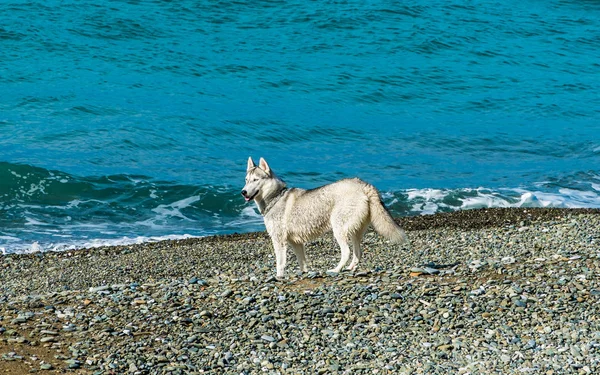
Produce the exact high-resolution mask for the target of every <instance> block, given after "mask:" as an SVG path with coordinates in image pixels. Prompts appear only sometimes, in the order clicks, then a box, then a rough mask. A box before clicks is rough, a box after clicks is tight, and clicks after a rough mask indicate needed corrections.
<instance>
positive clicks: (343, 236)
mask: <svg viewBox="0 0 600 375" xmlns="http://www.w3.org/2000/svg"><path fill="white" fill-rule="evenodd" d="M333 236H334V237H335V239H336V241H337V242H338V244H339V245H340V250H341V251H342V256H341V259H340V263H339V264H338V265H337V267H335V268H333V269H330V270H328V271H327V272H335V273H338V272H340V271H341V270H342V268H343V267H344V265H345V264H346V263H348V259H349V258H350V247H349V246H348V235H347V233H346V232H345V231H344V230H342V228H333Z"/></svg>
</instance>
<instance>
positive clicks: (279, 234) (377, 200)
mask: <svg viewBox="0 0 600 375" xmlns="http://www.w3.org/2000/svg"><path fill="white" fill-rule="evenodd" d="M242 195H243V196H244V198H245V199H246V202H248V201H251V200H253V199H254V201H255V202H256V204H257V205H258V208H259V210H260V212H261V214H262V215H263V217H264V220H265V226H266V227H267V232H268V233H269V235H270V236H271V239H272V240H273V247H274V248H275V259H276V262H277V277H278V278H282V277H283V275H284V270H285V263H286V247H287V245H288V244H289V245H290V246H291V247H292V249H294V252H295V253H296V257H297V258H298V263H300V271H302V272H306V271H308V264H307V260H306V254H305V252H304V244H305V243H306V242H308V241H312V240H314V239H315V238H317V237H319V236H321V235H322V234H323V233H325V232H326V231H328V230H333V235H334V237H335V239H336V240H337V242H338V244H339V245H340V249H341V251H342V258H341V260H340V263H339V264H338V265H337V267H335V268H334V269H331V270H329V271H330V272H340V271H341V270H342V267H344V265H345V264H346V263H347V262H348V258H349V257H350V248H349V246H348V239H350V240H351V241H352V248H353V256H352V262H351V263H350V266H348V269H349V270H354V269H355V268H356V266H357V265H358V262H359V261H360V258H361V256H362V251H361V249H360V241H361V240H362V237H363V235H364V233H365V231H366V230H367V228H368V227H369V224H372V225H373V228H374V229H375V231H377V233H379V234H380V235H382V236H384V237H386V238H388V239H389V240H391V241H392V242H394V243H401V242H407V239H406V234H405V233H404V230H402V228H400V227H399V226H398V225H397V224H396V223H395V222H394V220H393V219H392V217H391V216H390V214H389V212H388V211H387V209H386V208H385V206H384V205H383V202H382V201H381V197H380V196H379V192H378V191H377V189H376V188H375V187H374V186H373V185H370V184H368V183H366V182H364V181H362V180H359V179H358V178H353V179H345V180H340V181H337V182H334V183H332V184H329V185H325V186H321V187H319V188H316V189H313V190H304V189H297V188H293V189H288V188H287V187H286V184H285V182H283V181H282V180H281V179H280V178H278V177H277V176H275V174H274V173H273V170H271V168H269V165H268V164H267V162H266V161H265V159H263V158H260V162H259V166H258V167H257V166H256V165H255V164H254V161H253V160H252V158H251V157H250V158H248V169H247V171H246V185H245V186H244V189H243V190H242Z"/></svg>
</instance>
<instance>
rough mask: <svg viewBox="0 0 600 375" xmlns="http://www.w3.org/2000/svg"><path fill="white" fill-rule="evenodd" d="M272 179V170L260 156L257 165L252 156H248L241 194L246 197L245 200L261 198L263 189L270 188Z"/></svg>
mask: <svg viewBox="0 0 600 375" xmlns="http://www.w3.org/2000/svg"><path fill="white" fill-rule="evenodd" d="M273 179H274V175H273V172H272V171H271V168H269V164H267V162H266V161H265V159H263V158H260V161H259V163H258V167H257V166H256V164H254V161H253V160H252V157H249V158H248V168H247V169H246V185H244V188H243V189H242V195H243V196H244V199H246V202H248V201H251V200H253V199H258V200H260V199H262V198H263V192H264V190H265V189H268V188H271V186H270V185H271V184H270V182H271V181H272V180H273Z"/></svg>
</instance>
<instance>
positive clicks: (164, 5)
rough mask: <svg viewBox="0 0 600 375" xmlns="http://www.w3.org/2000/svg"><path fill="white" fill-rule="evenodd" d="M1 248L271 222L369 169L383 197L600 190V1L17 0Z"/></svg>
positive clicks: (2, 132) (5, 81) (5, 123)
mask: <svg viewBox="0 0 600 375" xmlns="http://www.w3.org/2000/svg"><path fill="white" fill-rule="evenodd" d="M0 10H1V11H0V97H1V98H2V99H1V100H0V251H1V252H4V253H11V252H28V251H37V250H42V251H47V250H56V251H59V250H66V249H72V248H77V247H88V246H100V245H104V244H119V243H133V242H143V241H151V240H157V239H164V238H181V237H187V236H203V235H211V234H224V233H233V232H247V231H255V230H263V229H264V227H263V224H262V220H261V218H260V215H259V214H258V212H257V210H256V209H255V207H254V206H253V205H252V204H246V203H245V202H244V200H243V198H242V197H241V196H240V194H239V191H240V189H241V187H242V186H243V182H244V173H245V166H246V160H247V158H248V156H253V157H254V158H255V159H258V158H259V157H261V156H262V157H265V158H266V159H267V160H268V161H269V163H270V165H271V167H272V168H273V169H274V170H275V171H276V172H277V173H278V174H279V175H280V176H282V177H283V178H284V180H286V181H287V182H288V184H289V185H290V186H297V187H305V188H313V187H316V186H319V185H322V184H325V183H328V182H332V181H335V180H337V179H340V178H344V177H354V176H358V177H361V178H363V179H365V180H367V181H369V182H371V183H373V184H374V185H376V186H377V187H378V188H379V189H380V190H381V192H382V194H383V197H384V200H385V202H386V203H387V204H388V205H389V207H390V209H391V211H392V212H393V213H394V214H395V215H421V214H431V213H435V212H441V211H443V212H446V211H453V210H459V209H471V208H479V207H545V206H551V207H600V2H598V1H595V0H578V1H575V0H571V1H566V0H564V1H556V0H549V1H533V0H525V1H520V2H499V1H492V0H480V1H453V0H450V1H448V0H445V1H438V0H431V1H426V0H421V1H414V0H407V1H359V0H354V1H353V0H349V1H296V0H292V1H277V0H269V1H256V0H254V1H191V0H178V1H166V0H164V1H158V0H157V1H143V0H129V1H120V0H105V1H89V0H77V1H74V0H73V1H69V0H60V1H58V0H45V1H16V0H8V1H4V2H2V5H0Z"/></svg>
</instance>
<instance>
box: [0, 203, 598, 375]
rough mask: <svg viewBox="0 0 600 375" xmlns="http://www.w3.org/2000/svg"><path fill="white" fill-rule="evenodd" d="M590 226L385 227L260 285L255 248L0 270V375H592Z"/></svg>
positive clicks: (198, 248) (588, 220) (489, 219)
mask: <svg viewBox="0 0 600 375" xmlns="http://www.w3.org/2000/svg"><path fill="white" fill-rule="evenodd" d="M599 214H600V210H566V209H564V210H563V209H486V210H472V211H462V212H456V213H451V214H437V215H431V216H420V217H412V218H402V219H399V222H400V223H401V225H402V226H403V227H404V228H405V229H406V230H407V234H408V237H409V239H410V241H411V244H410V247H407V246H396V245H390V244H389V243H387V242H386V241H385V240H384V239H383V238H381V237H379V236H377V235H376V234H375V233H372V232H368V233H367V235H366V236H365V239H364V240H363V249H364V258H363V261H362V262H361V264H360V266H359V270H358V271H356V272H354V273H349V272H342V273H341V274H339V275H330V274H325V270H327V269H329V268H331V267H332V266H333V265H335V264H337V262H338V260H339V249H338V247H337V244H336V243H335V241H333V239H332V238H331V236H325V237H323V238H322V239H320V240H318V241H315V242H313V243H311V244H309V245H308V246H307V255H308V257H309V260H310V261H311V271H312V272H310V273H308V274H305V275H299V274H298V273H297V270H298V265H297V262H296V260H295V258H294V256H293V253H292V252H291V251H290V255H289V257H288V259H289V260H288V266H287V269H286V272H287V275H288V279H286V280H284V281H277V280H275V279H274V277H273V276H274V275H275V266H274V255H273V250H272V246H271V243H270V239H269V238H268V236H267V235H266V234H265V233H250V234H241V235H230V236H216V237H207V238H200V239H189V240H183V241H165V242H157V243H146V244H141V245H133V246H120V247H107V248H98V249H88V250H77V251H69V252H63V253H37V254H27V255H7V256H3V257H0V373H6V374H25V373H30V372H40V373H42V374H45V373H48V374H50V373H65V372H74V373H85V374H205V373H210V374H513V373H514V374H523V373H525V374H527V373H531V374H548V375H549V374H567V373H575V374H579V373H581V374H597V373H600V215H599Z"/></svg>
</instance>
